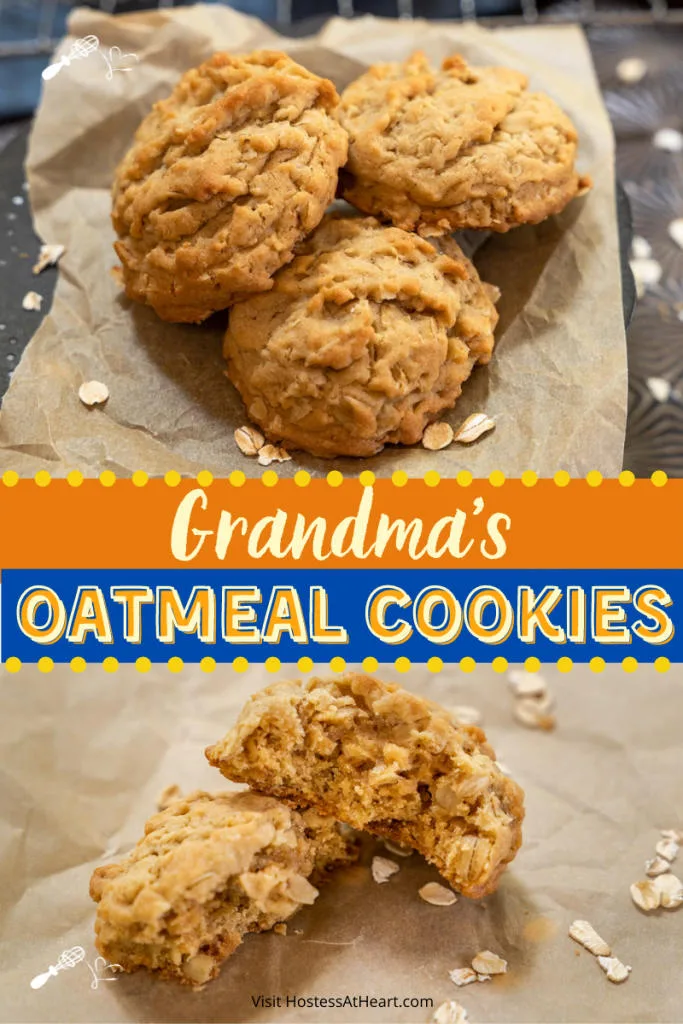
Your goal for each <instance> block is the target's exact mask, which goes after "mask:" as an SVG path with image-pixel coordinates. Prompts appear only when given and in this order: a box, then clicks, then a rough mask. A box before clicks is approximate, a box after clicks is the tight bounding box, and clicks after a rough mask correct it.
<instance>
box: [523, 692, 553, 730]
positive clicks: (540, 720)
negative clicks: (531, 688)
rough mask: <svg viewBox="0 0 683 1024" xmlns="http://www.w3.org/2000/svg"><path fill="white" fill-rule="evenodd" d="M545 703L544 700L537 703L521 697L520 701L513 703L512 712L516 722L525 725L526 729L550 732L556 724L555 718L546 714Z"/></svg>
mask: <svg viewBox="0 0 683 1024" xmlns="http://www.w3.org/2000/svg"><path fill="white" fill-rule="evenodd" d="M546 703H547V701H546V700H542V701H538V700H534V699H533V697H523V698H522V699H521V700H517V701H515V705H514V707H513V709H512V710H513V712H514V716H515V718H516V719H517V721H518V722H520V723H521V724H522V725H525V726H526V727H527V729H543V730H545V731H546V732H550V731H551V730H552V729H554V728H555V725H556V724H557V723H556V721H555V716H554V715H550V714H548V709H547V708H546V707H545V705H546Z"/></svg>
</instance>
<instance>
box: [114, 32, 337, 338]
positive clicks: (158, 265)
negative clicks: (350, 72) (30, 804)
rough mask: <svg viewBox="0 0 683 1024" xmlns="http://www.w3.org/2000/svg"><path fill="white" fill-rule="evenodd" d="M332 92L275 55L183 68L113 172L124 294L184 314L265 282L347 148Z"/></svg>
mask: <svg viewBox="0 0 683 1024" xmlns="http://www.w3.org/2000/svg"><path fill="white" fill-rule="evenodd" d="M338 102H339V97H338V96H337V92H336V90H335V88H334V86H333V85H332V83H331V82H328V81H327V80H326V79H323V78H319V77H318V76H317V75H314V74H311V73H310V72H309V71H306V70H305V68H303V67H301V66H300V65H299V64H296V63H295V62H294V61H293V60H291V58H289V57H287V56H286V55H285V54H284V53H277V52H271V51H267V50H264V51H257V52H256V53H252V54H249V55H247V56H239V57H233V56H231V55H230V54H228V53H217V54H215V55H214V56H213V57H211V59H210V60H208V61H206V63H204V64H202V65H200V66H199V67H198V68H193V69H192V70H190V71H188V72H186V74H184V75H183V77H182V78H181V79H180V81H179V82H178V84H177V86H176V87H175V89H174V90H173V92H172V93H171V95H170V96H169V97H168V99H165V100H162V101H160V102H159V103H156V104H155V106H154V108H153V109H152V111H151V113H150V114H148V116H147V117H146V118H145V119H144V121H143V122H142V124H141V125H140V127H139V128H138V130H137V132H136V135H135V140H134V142H133V145H132V147H131V149H130V150H129V151H128V153H127V154H126V156H125V157H124V159H123V160H122V162H121V164H120V165H119V167H118V169H117V171H116V176H115V179H114V186H113V213H112V220H113V224H114V228H115V230H116V233H117V234H118V236H119V241H118V242H116V244H115V248H116V251H117V253H118V255H119V257H120V259H121V263H122V265H123V276H124V283H125V287H126V293H127V294H128V295H129V297H130V298H132V299H137V300H138V301H139V302H146V303H147V304H148V305H150V306H153V307H154V309H155V310H156V312H157V313H158V314H159V316H160V317H161V318H162V319H163V320H170V321H174V322H180V321H184V322H190V323H194V322H199V321H201V320H204V319H205V318H206V317H207V316H209V315H210V314H211V313H213V312H214V311H215V310H219V309H225V308H226V307H227V306H229V305H230V304H231V302H233V301H234V298H235V295H236V294H238V293H245V292H246V293H249V292H258V291H264V290H266V289H268V288H269V287H270V279H271V277H272V275H273V274H274V273H275V271H276V270H278V268H279V267H281V266H282V265H283V264H284V263H287V261H288V260H289V259H291V256H292V250H293V247H294V245H295V244H296V242H298V241H299V239H301V238H304V237H305V236H306V235H307V234H308V233H309V232H310V231H312V230H313V228H315V227H316V225H317V224H318V223H319V222H320V220H321V218H322V216H323V214H324V212H325V208H326V207H327V205H328V203H329V202H330V200H331V199H332V198H333V196H334V193H335V189H336V185H337V176H338V174H337V172H338V169H339V167H340V166H341V165H342V164H343V163H344V161H345V159H346V151H347V138H346V132H345V131H344V130H343V129H342V128H341V127H340V126H339V124H338V122H337V120H336V119H335V117H334V116H333V115H334V111H335V109H336V107H337V104H338Z"/></svg>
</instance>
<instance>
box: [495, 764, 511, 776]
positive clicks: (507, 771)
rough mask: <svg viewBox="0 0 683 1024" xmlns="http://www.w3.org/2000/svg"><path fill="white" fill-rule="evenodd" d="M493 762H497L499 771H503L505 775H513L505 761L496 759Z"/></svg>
mask: <svg viewBox="0 0 683 1024" xmlns="http://www.w3.org/2000/svg"><path fill="white" fill-rule="evenodd" d="M493 763H494V764H495V766H496V768H497V769H498V771H499V772H502V773H503V775H512V772H511V771H510V769H509V768H508V766H507V765H506V764H505V763H504V762H503V761H494V762H493Z"/></svg>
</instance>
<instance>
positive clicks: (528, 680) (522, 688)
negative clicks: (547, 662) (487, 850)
mask: <svg viewBox="0 0 683 1024" xmlns="http://www.w3.org/2000/svg"><path fill="white" fill-rule="evenodd" d="M507 679H508V683H509V684H510V689H511V690H512V692H513V693H514V695H515V697H545V696H546V695H547V693H548V686H547V683H546V681H545V679H544V678H543V677H542V676H541V675H539V673H538V672H527V671H526V670H524V669H516V668H513V669H510V671H509V672H508V675H507Z"/></svg>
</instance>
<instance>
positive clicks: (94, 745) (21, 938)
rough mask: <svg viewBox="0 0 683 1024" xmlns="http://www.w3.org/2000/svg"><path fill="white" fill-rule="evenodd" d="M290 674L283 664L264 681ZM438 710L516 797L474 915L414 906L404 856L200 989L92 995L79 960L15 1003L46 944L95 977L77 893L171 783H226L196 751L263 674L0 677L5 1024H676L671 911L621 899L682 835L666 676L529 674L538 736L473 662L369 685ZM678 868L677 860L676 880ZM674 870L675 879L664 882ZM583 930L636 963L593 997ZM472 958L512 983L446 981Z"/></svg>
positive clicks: (648, 672)
mask: <svg viewBox="0 0 683 1024" xmlns="http://www.w3.org/2000/svg"><path fill="white" fill-rule="evenodd" d="M290 675H296V669H295V668H292V667H288V666H285V667H284V668H283V670H282V677H283V678H287V677H288V676H290ZM378 675H380V676H381V677H383V678H386V679H394V680H398V681H399V682H401V683H402V685H404V686H405V685H407V686H408V687H409V688H410V689H412V690H414V691H416V692H420V693H424V694H426V695H427V696H430V697H433V698H436V699H437V700H440V701H441V702H443V703H445V704H470V705H474V706H475V707H477V708H479V709H480V710H481V712H482V713H483V724H484V726H485V728H486V730H487V732H488V734H489V736H490V738H491V740H492V742H493V744H494V747H495V749H496V751H497V753H498V756H499V757H500V758H501V760H502V761H504V763H505V765H506V766H507V767H508V769H509V770H510V771H511V772H512V773H513V774H514V776H515V777H516V778H517V779H518V780H519V781H520V783H521V784H522V785H523V786H524V788H525V790H526V795H527V820H526V822H525V841H524V845H523V847H522V849H521V851H520V853H519V854H518V856H517V858H516V860H515V861H514V863H513V864H512V865H511V867H510V868H509V869H508V871H507V872H506V874H505V876H504V878H503V881H502V884H501V886H500V889H499V890H498V892H497V893H496V894H495V895H494V896H491V897H488V898H487V899H485V900H484V901H482V902H475V901H469V900H466V899H462V898H461V899H460V900H459V901H458V902H457V903H456V904H455V905H454V906H451V907H434V906H429V905H427V904H425V903H423V902H422V901H421V900H420V899H419V897H418V895H417V890H418V888H419V887H420V886H421V885H423V884H424V883H425V882H426V881H429V880H437V879H438V875H437V873H436V871H435V870H434V869H432V868H430V867H428V865H427V864H426V863H425V862H424V861H423V860H421V858H419V857H418V855H417V854H414V855H413V856H412V857H410V858H409V859H405V860H400V861H398V858H396V860H397V861H398V862H399V863H400V872H399V874H397V875H395V876H394V877H392V878H391V879H390V881H389V882H388V883H387V884H385V885H377V884H376V883H375V882H373V881H372V878H371V876H370V870H369V862H370V859H371V857H372V854H373V853H379V854H384V855H387V856H391V855H390V854H388V853H387V851H386V850H385V849H384V848H383V847H382V846H381V844H380V843H379V842H376V841H374V840H373V839H371V838H368V840H367V842H366V845H365V849H364V854H363V861H362V863H361V864H360V865H359V866H357V867H354V868H351V869H348V870H345V871H340V872H338V873H337V874H336V875H335V876H334V877H333V878H332V879H331V880H330V881H329V882H328V884H327V885H326V886H325V887H324V888H322V889H321V892H320V896H319V898H318V900H317V902H316V903H315V905H314V906H313V907H310V908H306V909H305V910H303V911H302V912H301V913H299V914H298V915H297V916H296V917H294V918H292V919H291V921H290V924H289V932H288V934H287V936H285V937H282V936H279V935H275V934H272V933H270V934H266V935H254V936H249V937H248V938H247V939H246V940H245V942H244V944H243V945H242V946H241V948H240V949H239V950H237V952H236V953H235V955H234V956H233V957H232V958H231V959H229V960H228V961H227V962H226V964H225V965H224V967H223V970H222V972H221V975H220V977H219V978H218V979H217V980H216V981H215V982H213V983H212V984H210V985H208V986H207V987H206V988H205V989H204V990H203V991H202V992H200V993H196V994H195V993H192V992H188V991H186V990H184V989H183V988H182V987H180V986H177V985H175V984H171V983H163V982H159V981H157V980H155V979H154V978H151V977H149V975H147V974H145V973H138V974H135V975H126V976H123V977H120V978H119V979H118V980H117V981H115V982H101V983H100V984H99V986H98V988H97V989H96V990H93V989H91V987H90V985H91V976H90V972H89V971H88V969H87V967H86V965H85V964H83V963H81V964H79V965H78V966H77V967H74V968H73V969H72V970H70V971H63V972H60V973H59V974H58V976H57V977H56V978H51V979H50V980H49V981H48V983H47V984H46V985H45V987H44V988H43V989H41V990H40V991H32V990H31V988H30V981H31V979H32V978H33V977H34V976H35V975H37V974H38V973H40V972H42V971H45V970H47V967H48V965H50V964H54V963H56V961H57V958H58V957H59V954H60V953H61V952H62V950H64V949H67V948H69V947H73V946H76V945H80V946H83V948H84V949H85V950H86V953H87V957H88V959H89V960H90V961H91V962H93V961H94V956H95V951H94V947H93V931H92V928H93V919H94V904H92V903H91V901H90V899H89V897H88V881H89V877H90V873H91V871H92V869H93V868H94V867H95V866H96V865H97V864H99V863H103V862H106V861H108V860H111V859H117V858H119V857H120V856H121V855H122V854H124V853H125V852H126V851H127V850H128V849H129V848H130V847H131V845H132V844H133V843H134V842H135V841H136V840H137V839H138V838H139V836H140V835H141V830H142V825H143V823H144V821H145V819H146V818H147V817H148V816H149V815H150V814H151V813H152V812H153V810H154V807H155V801H156V799H157V797H158V795H159V794H160V793H161V791H162V790H163V789H164V788H165V787H166V786H167V785H168V784H169V783H178V784H180V785H181V786H182V787H184V788H186V789H187V788H191V787H195V786H201V787H203V788H214V789H220V788H221V787H224V786H226V785H228V784H227V783H226V782H225V781H224V780H223V779H222V778H221V777H220V776H219V774H218V772H216V771H215V770H214V769H212V768H210V767H209V766H208V765H207V763H206V761H205V759H204V756H203V749H204V747H205V746H206V745H207V744H209V743H212V742H214V741H215V740H216V739H218V738H219V736H220V735H222V733H223V731H226V730H227V728H229V726H230V725H231V724H232V722H233V720H234V718H235V716H236V714H237V712H238V709H239V707H240V706H241V704H242V703H243V701H244V699H245V698H246V696H247V694H248V693H250V692H253V691H254V690H255V689H258V688H260V687H261V686H263V685H265V683H266V682H267V681H270V680H272V676H271V677H269V676H267V674H266V673H265V672H264V671H263V670H262V669H258V668H253V669H250V670H249V671H248V672H247V673H246V674H245V675H243V676H238V675H236V674H235V673H234V672H233V671H232V669H231V668H227V667H226V668H220V669H219V670H217V671H216V672H215V673H214V674H212V675H208V676H207V675H204V674H202V673H201V672H200V671H199V670H198V669H185V670H184V671H183V672H182V673H181V674H180V675H176V676H170V675H169V673H168V670H167V669H166V668H165V667H158V668H154V669H153V670H152V671H151V672H150V673H149V674H147V675H144V676H143V675H140V674H139V673H137V672H135V671H134V670H133V669H132V668H130V667H126V668H123V667H122V668H121V669H120V670H119V672H118V673H117V674H116V676H113V677H112V676H110V675H107V674H106V673H105V672H104V671H103V670H102V669H101V668H100V667H89V668H88V671H87V672H86V673H85V674H83V675H80V676H77V675H74V673H73V672H71V670H70V669H69V668H68V667H66V666H60V667H58V668H56V669H55V670H54V671H53V672H52V673H51V674H50V675H49V676H43V675H41V674H40V673H38V672H37V670H35V669H28V668H25V669H23V670H22V673H21V676H19V677H17V676H7V675H3V676H0V692H1V698H2V707H3V714H2V716H1V717H0V892H1V893H2V906H3V919H2V925H1V932H0V963H2V983H1V990H2V998H1V999H0V1020H2V1021H3V1022H10V1021H11V1022H20V1021H21V1022H27V1021H30V1022H41V1024H46V1022H48V1021H49V1022H62V1024H63V1022H64V1021H69V1022H72V1024H81V1022H93V1024H100V1022H112V1021H126V1022H137V1024H147V1022H159V1021H177V1022H181V1021H182V1022H186V1024H189V1022H194V1024H197V1022H198V1021H201V1022H221V1024H227V1022H238V1021H239V1022H242V1021H252V1022H257V1021H258V1022H263V1024H269V1022H270V1024H273V1022H276V1021H288V1022H316V1024H336V1022H344V1024H368V1022H372V1024H374V1022H380V1021H381V1022H384V1024H398V1022H411V1024H426V1022H427V1021H428V1020H429V1019H430V1017H431V1011H429V1010H428V1009H426V1008H424V1007H423V1008H415V1009H410V1008H406V1009H400V1010H396V1009H393V1010H392V1009H384V1010H379V1009H376V1010H372V1009H357V1010H353V1009H348V1010H342V1009H324V1010H321V1009H318V1010H315V1009H289V1010H287V1009H286V1008H284V1009H281V1010H256V1009H254V1008H253V1007H252V1003H251V997H252V996H254V997H256V996H258V995H270V994H277V995H280V996H282V997H285V996H286V995H295V994H296V995H299V996H304V997H305V996H316V995H317V996H333V995H342V996H343V995H347V994H348V995H374V996H384V997H390V996H399V997H406V996H407V997H410V996H413V997H417V998H420V997H429V998H432V999H433V1000H434V1005H435V1006H436V1005H438V1004H439V1003H441V1002H442V1001H443V1000H445V999H452V998H455V999H457V1000H458V1001H459V1002H461V1003H462V1004H463V1005H464V1006H465V1007H466V1008H467V1010H468V1011H469V1019H470V1021H471V1022H472V1024H483V1022H485V1021H497V1022H500V1024H503V1022H504V1024H515V1022H527V1024H530V1022H533V1024H551V1022H556V1021H562V1022H576V1021H583V1022H587V1021H591V1022H594V1024H595V1022H599V1024H608V1022H614V1021H621V1022H626V1021H629V1022H631V1021H632V1022H639V1024H643V1022H646V1021H658V1022H662V1021H667V1022H673V1021H678V1022H680V1021H681V1020H683V1000H682V998H681V996H682V986H681V963H682V962H683V909H680V910H674V911H666V910H660V911H656V912H655V913H653V914H650V915H645V914H644V913H642V912H641V911H639V910H638V909H637V908H636V907H635V906H634V905H633V903H632V902H631V897H630V895H629V885H630V884H631V883H632V882H634V881H636V880H637V879H639V878H642V877H644V861H645V859H646V858H648V857H651V856H652V855H653V850H654V844H655V842H656V841H657V840H658V838H659V835H658V831H657V830H658V829H659V828H669V827H673V828H681V827H683V818H682V813H683V809H682V806H681V734H680V733H681V726H680V723H681V721H683V688H682V687H681V686H680V679H677V678H675V675H674V672H673V671H672V672H670V673H669V674H668V675H664V676H662V675H659V674H658V673H656V672H655V671H654V669H652V668H651V667H640V668H639V669H638V672H637V673H636V674H635V675H633V676H627V675H625V674H624V672H623V670H622V669H621V668H620V667H617V668H614V669H609V670H607V671H605V672H604V673H603V674H602V675H601V676H600V677H596V676H594V675H593V674H592V673H591V672H589V670H588V669H587V668H585V667H581V668H575V669H574V671H573V672H572V673H571V675H570V676H562V675H559V674H558V673H557V672H556V671H555V670H554V669H551V668H548V669H544V675H545V676H546V678H547V680H548V682H549V684H550V686H551V688H552V690H553V692H554V693H555V695H556V697H557V719H558V727H557V730H556V731H555V732H553V733H543V732H535V731H531V730H529V729H525V728H524V727H523V726H521V725H519V724H517V723H516V722H515V721H514V719H513V717H512V708H511V696H510V693H509V691H508V687H507V683H506V681H505V679H504V678H502V677H500V676H496V675H494V673H493V672H492V671H491V670H490V669H489V668H484V667H482V668H480V669H479V668H478V669H477V672H476V673H475V674H474V676H468V677H465V676H463V675H462V673H456V672H455V670H454V671H453V672H450V673H444V674H442V675H440V676H438V677H434V676H429V675H428V673H427V672H426V671H425V670H424V669H420V668H415V669H413V670H412V671H411V672H410V674H409V675H408V676H405V675H404V676H400V677H397V675H396V673H395V672H394V671H393V670H392V669H390V668H387V669H384V668H382V669H381V670H380V672H379V673H378ZM682 858H683V854H681V855H679V865H678V871H677V873H678V875H679V876H680V875H681V871H682V868H681V864H682V863H683V860H682ZM676 870H677V869H676V865H675V864H674V871H676ZM576 918H587V919H588V920H589V921H591V922H592V924H593V925H594V927H595V928H597V929H598V931H599V932H600V933H601V934H602V935H603V936H604V937H605V938H606V939H607V940H608V941H609V942H611V943H612V945H613V949H614V951H615V953H616V954H617V955H618V956H620V957H621V958H622V960H623V961H624V962H625V963H627V964H630V965H631V966H632V967H633V972H632V974H631V976H630V978H629V979H628V981H627V982H626V983H625V984H623V985H621V986H616V985H612V984H611V983H610V982H609V981H607V979H606V978H605V976H604V975H603V973H602V971H601V970H600V968H599V966H598V964H597V963H596V962H595V960H594V958H593V957H592V956H591V954H589V953H587V952H586V951H584V950H583V949H581V948H580V947H578V946H577V945H576V944H575V943H574V942H573V941H572V940H571V939H569V938H568V936H567V928H568V927H569V924H570V923H571V922H572V921H573V920H574V919H576ZM482 949H491V950H493V951H495V952H497V953H499V954H500V955H502V956H504V957H505V958H506V959H507V960H508V961H509V973H508V974H507V975H505V976H502V977H498V978H496V979H494V980H493V981H490V982H486V983H485V984H475V985H471V986H468V987H467V988H460V989H457V988H455V986H454V985H453V984H452V983H451V982H450V980H449V978H448V972H449V971H450V970H452V969H453V968H455V967H461V966H465V965H466V964H467V963H468V962H469V960H470V959H471V958H472V957H473V956H474V955H475V953H477V952H478V951H479V950H482Z"/></svg>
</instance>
